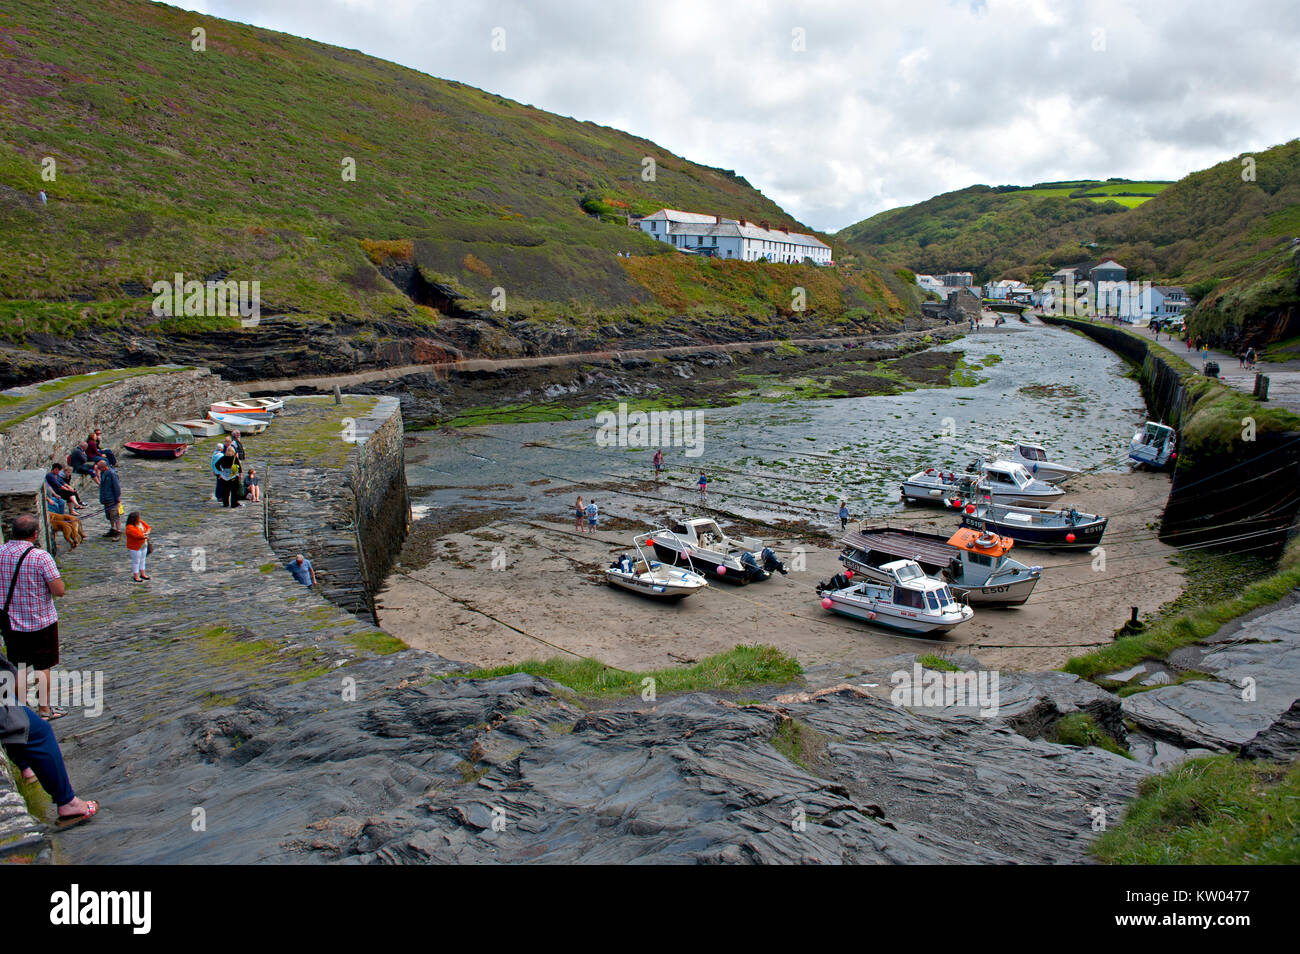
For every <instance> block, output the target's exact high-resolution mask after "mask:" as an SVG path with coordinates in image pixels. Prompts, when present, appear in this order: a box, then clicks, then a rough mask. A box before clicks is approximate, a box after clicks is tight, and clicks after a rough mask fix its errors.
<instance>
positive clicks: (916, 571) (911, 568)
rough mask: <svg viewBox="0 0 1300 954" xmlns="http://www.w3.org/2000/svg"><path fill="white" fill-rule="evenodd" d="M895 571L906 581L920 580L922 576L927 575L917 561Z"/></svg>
mask: <svg viewBox="0 0 1300 954" xmlns="http://www.w3.org/2000/svg"><path fill="white" fill-rule="evenodd" d="M894 573H895V574H896V575H897V576H898V578H899V579H900V580H902V581H903V582H904V583H906V582H907V581H908V580H918V579H920V578H921V577H923V576H925V574H924V573H922V572H921V568H920V567H919V566H917V565H916V564H915V563H912V564H908V565H905V566H900V567H899V568H898V569H896V570H895V571H894Z"/></svg>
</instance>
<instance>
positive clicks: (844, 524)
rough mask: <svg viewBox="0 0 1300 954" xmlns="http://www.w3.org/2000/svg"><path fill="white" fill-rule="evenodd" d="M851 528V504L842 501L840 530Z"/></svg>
mask: <svg viewBox="0 0 1300 954" xmlns="http://www.w3.org/2000/svg"><path fill="white" fill-rule="evenodd" d="M848 527H849V502H848V501H847V500H841V501H840V529H841V530H847V529H848Z"/></svg>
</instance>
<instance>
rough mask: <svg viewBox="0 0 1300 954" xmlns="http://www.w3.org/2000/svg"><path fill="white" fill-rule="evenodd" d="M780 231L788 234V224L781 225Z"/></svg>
mask: <svg viewBox="0 0 1300 954" xmlns="http://www.w3.org/2000/svg"><path fill="white" fill-rule="evenodd" d="M781 231H782V232H784V233H785V234H786V235H789V234H790V226H788V225H783V226H781Z"/></svg>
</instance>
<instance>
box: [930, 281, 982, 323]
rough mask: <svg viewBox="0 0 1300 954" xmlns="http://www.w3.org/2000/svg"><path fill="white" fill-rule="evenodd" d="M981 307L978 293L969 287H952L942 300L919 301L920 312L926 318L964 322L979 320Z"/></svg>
mask: <svg viewBox="0 0 1300 954" xmlns="http://www.w3.org/2000/svg"><path fill="white" fill-rule="evenodd" d="M982 307H983V305H982V303H981V302H980V298H979V295H976V294H975V293H974V292H973V291H971V290H970V289H969V288H954V289H951V290H949V292H948V297H947V298H946V299H944V300H943V301H923V302H921V314H922V315H924V316H925V317H927V318H943V319H945V320H947V321H953V322H957V323H959V324H965V323H966V322H968V321H970V320H972V319H975V320H979V316H980V311H981V309H982Z"/></svg>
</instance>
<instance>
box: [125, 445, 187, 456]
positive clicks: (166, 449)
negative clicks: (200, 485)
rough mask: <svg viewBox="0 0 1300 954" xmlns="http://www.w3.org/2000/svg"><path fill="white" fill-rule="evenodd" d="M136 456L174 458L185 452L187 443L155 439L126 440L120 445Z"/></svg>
mask: <svg viewBox="0 0 1300 954" xmlns="http://www.w3.org/2000/svg"><path fill="white" fill-rule="evenodd" d="M122 446H123V447H125V448H126V449H127V450H129V451H130V452H131V453H132V454H134V455H135V456H136V457H147V458H149V459H151V460H175V459H176V458H177V457H180V456H181V455H182V454H184V453H185V449H186V448H187V447H189V446H190V445H189V444H160V443H158V442H156V441H127V442H126V443H125V444H123V445H122Z"/></svg>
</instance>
